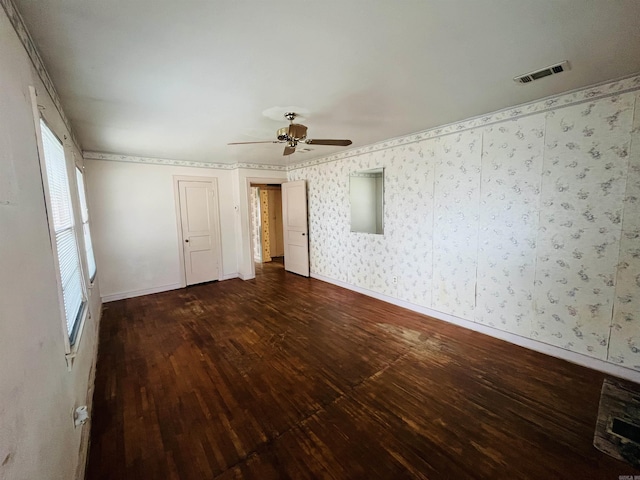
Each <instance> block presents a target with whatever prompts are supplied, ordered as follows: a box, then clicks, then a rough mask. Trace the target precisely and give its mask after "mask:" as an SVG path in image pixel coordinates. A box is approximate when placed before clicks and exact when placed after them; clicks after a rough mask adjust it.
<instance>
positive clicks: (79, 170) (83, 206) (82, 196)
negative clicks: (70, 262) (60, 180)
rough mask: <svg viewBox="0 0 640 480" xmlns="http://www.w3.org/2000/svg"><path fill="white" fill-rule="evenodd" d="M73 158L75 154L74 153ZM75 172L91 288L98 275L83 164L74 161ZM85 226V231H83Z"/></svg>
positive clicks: (88, 284)
mask: <svg viewBox="0 0 640 480" xmlns="http://www.w3.org/2000/svg"><path fill="white" fill-rule="evenodd" d="M74 159H75V154H74ZM74 166H75V172H74V173H75V174H76V186H77V189H78V206H79V207H80V212H79V216H80V226H81V228H82V246H83V249H82V250H83V252H84V261H85V263H86V274H85V275H86V280H87V287H88V288H89V289H91V288H92V287H93V284H94V283H95V280H96V277H97V275H98V264H97V263H96V253H95V251H94V248H93V238H92V237H91V217H90V215H89V203H88V201H87V184H86V181H85V177H84V166H83V165H78V163H74ZM80 188H82V191H81V190H80ZM83 200H84V202H83ZM84 211H86V216H87V220H86V221H85V219H84ZM85 228H86V229H87V231H86V232H85ZM87 236H88V237H89V241H90V242H91V250H89V249H87V242H86V241H85V238H86V237H87ZM89 253H91V260H92V261H93V273H92V272H91V271H90V269H91V268H90V265H91V262H90V261H89Z"/></svg>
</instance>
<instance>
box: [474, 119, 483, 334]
mask: <svg viewBox="0 0 640 480" xmlns="http://www.w3.org/2000/svg"><path fill="white" fill-rule="evenodd" d="M484 134H485V129H484V128H483V129H481V130H480V181H479V184H480V188H479V189H478V199H479V202H478V204H479V205H480V209H481V208H482V171H483V170H484V169H483V168H482V160H483V159H484ZM480 209H478V230H477V232H476V271H475V273H474V275H473V278H474V284H475V292H474V294H473V321H474V322H477V318H478V269H479V260H480Z"/></svg>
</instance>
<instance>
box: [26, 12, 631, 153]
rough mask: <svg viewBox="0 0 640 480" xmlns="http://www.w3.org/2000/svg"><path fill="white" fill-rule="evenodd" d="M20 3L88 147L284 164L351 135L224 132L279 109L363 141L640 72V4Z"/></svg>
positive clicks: (270, 126) (314, 130)
mask: <svg viewBox="0 0 640 480" xmlns="http://www.w3.org/2000/svg"><path fill="white" fill-rule="evenodd" d="M14 2H15V4H16V6H17V8H18V10H19V11H20V12H21V13H22V15H23V17H24V19H25V22H26V24H27V27H28V28H29V30H30V32H31V35H32V37H33V39H34V41H35V43H36V44H37V46H38V48H39V50H40V52H41V54H42V57H43V59H44V62H45V64H46V66H47V68H48V70H49V73H50V74H51V77H52V78H53V81H54V83H55V85H56V88H57V90H58V93H59V95H60V98H61V100H62V104H63V106H64V108H65V111H66V113H67V116H68V117H69V118H70V120H71V123H72V125H73V128H74V130H75V132H76V134H77V136H78V137H79V140H80V142H81V144H82V147H83V148H84V149H85V150H88V151H98V152H106V153H117V154H125V155H133V156H145V157H156V158H168V159H177V160H191V161H200V162H214V163H236V162H240V163H261V164H271V165H284V164H286V163H292V162H293V163H295V162H300V161H307V160H310V159H312V158H315V157H321V156H325V155H327V154H332V153H335V152H339V151H342V150H345V147H324V146H310V148H312V149H313V150H312V151H310V152H307V153H295V154H294V155H292V156H290V157H283V156H282V150H283V146H282V145H273V144H266V145H253V146H252V145H242V146H227V143H229V142H241V141H256V140H273V139H275V131H276V130H277V129H278V128H279V127H282V126H285V125H286V124H287V121H286V120H284V118H283V119H282V120H273V119H271V118H267V117H266V116H264V115H263V112H264V111H265V110H268V109H272V111H273V109H274V107H288V106H298V107H300V108H304V109H306V110H307V111H308V114H307V115H305V119H304V124H305V125H307V126H308V127H309V132H308V135H309V137H310V138H314V137H315V138H349V139H351V140H353V146H352V147H347V148H354V147H360V146H363V145H367V144H371V143H375V142H377V141H381V140H385V139H389V138H393V137H397V136H401V135H405V134H410V133H414V132H417V131H420V130H425V129H428V128H431V127H434V126H437V125H443V124H446V123H450V122H453V121H457V120H462V119H465V118H469V117H473V116H476V115H481V114H484V113H488V112H491V111H495V110H498V109H501V108H505V107H509V106H513V105H517V104H521V103H525V102H528V101H531V100H535V99H539V98H542V97H546V96H549V95H552V94H556V93H560V92H564V91H567V90H571V89H575V88H578V87H582V86H586V85H590V84H594V83H598V82H602V81H605V80H609V79H613V78H619V77H622V76H625V75H629V74H632V73H637V72H640V2H638V0H615V1H614V0H526V1H523V0H482V1H479V0H415V1H412V0H396V1H391V0H341V1H337V0H324V1H305V0H270V1H265V0H225V1H221V0H215V1H213V0H210V1H199V2H198V1H175V0H137V1H132V0H109V1H104V0H103V1H99V0H37V1H35V0H14ZM562 60H568V61H569V62H570V64H571V70H570V71H568V72H565V73H562V74H560V75H554V76H551V77H548V78H544V79H542V80H539V81H536V82H534V83H532V84H528V85H519V84H516V83H515V82H514V81H513V80H512V78H513V77H514V76H516V75H518V74H521V73H527V72H529V71H532V70H536V69H538V68H542V67H545V66H548V65H550V64H553V63H557V62H559V61H562ZM275 110H278V108H275ZM283 111H284V110H283Z"/></svg>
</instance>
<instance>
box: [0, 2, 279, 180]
mask: <svg viewBox="0 0 640 480" xmlns="http://www.w3.org/2000/svg"><path fill="white" fill-rule="evenodd" d="M0 1H2V0H0ZM82 156H83V157H84V158H85V160H105V161H109V162H125V163H145V164H151V165H168V166H174V167H193V168H209V169H218V170H237V169H240V168H247V169H253V170H270V171H280V172H286V171H287V167H286V166H282V165H264V164H261V163H208V162H194V161H188V160H170V159H167V158H154V157H137V156H134V155H118V154H116V153H103V152H82Z"/></svg>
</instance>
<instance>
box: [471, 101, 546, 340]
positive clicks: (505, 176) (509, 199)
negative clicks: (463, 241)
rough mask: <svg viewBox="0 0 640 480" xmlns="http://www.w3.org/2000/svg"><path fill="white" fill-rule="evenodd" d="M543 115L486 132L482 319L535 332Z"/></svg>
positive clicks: (480, 286)
mask: <svg viewBox="0 0 640 480" xmlns="http://www.w3.org/2000/svg"><path fill="white" fill-rule="evenodd" d="M544 125H545V117H544V114H537V115H532V116H530V117H525V118H521V119H518V120H512V121H508V122H504V123H501V124H498V125H494V126H491V127H487V128H485V129H484V131H483V150H482V182H481V187H480V190H481V192H480V231H479V238H478V274H477V282H478V289H477V297H476V302H477V305H476V314H475V319H476V321H477V322H479V323H482V324H485V325H489V326H491V327H496V328H500V329H501V330H506V331H508V332H511V333H516V334H519V335H523V336H526V337H528V336H530V335H531V326H532V321H533V286H534V279H535V258H536V239H537V234H538V216H539V204H540V183H541V174H542V155H543V150H544Z"/></svg>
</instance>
